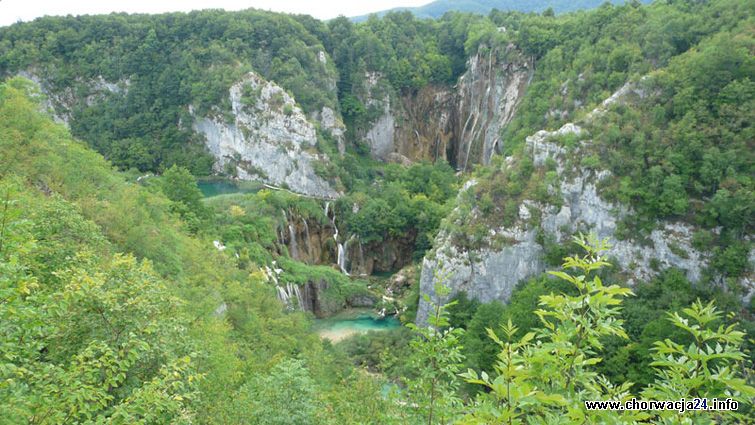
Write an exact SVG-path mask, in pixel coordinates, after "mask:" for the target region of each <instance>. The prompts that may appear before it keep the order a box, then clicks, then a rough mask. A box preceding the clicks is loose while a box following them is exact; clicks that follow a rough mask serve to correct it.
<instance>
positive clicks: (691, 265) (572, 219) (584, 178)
mask: <svg viewBox="0 0 755 425" xmlns="http://www.w3.org/2000/svg"><path fill="white" fill-rule="evenodd" d="M629 93H635V94H637V91H636V90H635V89H634V87H632V86H631V85H625V86H624V87H622V88H621V89H620V90H619V91H618V92H617V93H615V94H614V95H613V96H611V97H610V98H609V99H607V100H606V102H604V103H603V104H602V105H601V106H599V107H598V108H596V110H595V111H593V112H592V113H591V114H590V115H588V119H590V118H592V117H594V116H596V115H597V114H601V113H603V112H604V111H605V108H606V107H607V106H608V105H610V104H611V103H613V102H617V101H620V100H621V99H622V98H623V97H624V96H626V95H627V94H629ZM567 134H575V135H577V136H580V135H584V134H585V133H584V132H583V130H582V129H581V128H580V127H579V126H577V125H575V124H572V123H569V124H566V125H564V126H562V127H561V128H560V129H558V130H556V131H539V132H537V133H535V134H534V135H532V136H530V137H528V138H527V140H526V143H527V149H526V152H527V154H529V155H531V157H532V159H533V163H534V164H535V166H536V167H543V166H544V165H545V163H546V161H548V159H552V160H553V161H555V163H556V171H557V173H558V174H559V179H558V181H559V182H560V183H559V187H557V188H556V187H552V188H550V190H551V191H552V193H555V192H559V193H560V194H561V197H562V201H563V202H562V203H561V206H560V208H557V207H555V206H552V205H543V204H541V203H540V202H537V201H535V200H529V199H525V200H523V201H522V203H521V204H520V206H519V220H518V221H517V222H516V223H515V224H514V225H513V226H511V227H508V228H505V227H500V228H497V229H493V230H491V232H490V238H489V239H490V240H492V238H493V237H496V236H498V237H501V236H502V237H504V238H505V240H507V241H509V244H508V246H505V247H503V248H498V249H496V248H493V246H494V244H492V243H487V244H483V245H484V247H482V248H480V249H477V250H474V251H472V252H462V251H460V250H459V248H457V247H456V246H454V245H453V243H452V241H451V238H450V237H449V235H448V234H447V233H446V232H445V231H443V230H442V231H441V232H440V233H439V235H438V237H437V238H436V241H435V243H434V246H435V247H436V249H435V250H434V252H431V253H429V254H428V256H427V257H426V258H425V259H424V261H423V265H422V273H421V278H420V291H421V293H423V294H428V295H430V298H431V299H432V300H433V301H434V302H441V303H442V302H445V301H446V300H440V299H438V298H437V297H436V295H435V290H434V287H435V285H436V283H437V282H438V281H439V280H442V281H443V282H444V284H445V285H446V286H449V287H450V289H451V293H452V295H453V294H455V293H458V292H460V291H465V292H466V293H467V294H468V295H469V296H470V297H471V298H474V299H477V300H480V301H482V302H489V301H493V300H499V301H504V302H505V301H507V300H508V299H509V297H510V295H511V292H512V290H513V288H514V287H515V286H516V285H517V284H518V283H519V282H520V281H522V280H524V279H527V278H529V277H533V276H536V275H538V274H540V273H542V272H544V271H545V264H544V263H543V260H542V255H543V247H542V246H541V245H540V244H538V243H537V241H536V235H537V232H538V231H543V232H544V233H545V234H547V235H551V236H553V237H554V238H555V239H556V241H559V242H561V241H563V240H565V239H566V238H568V237H569V236H570V235H571V234H573V233H575V232H580V231H581V232H594V233H596V234H597V236H598V237H600V238H608V239H609V241H610V242H611V244H612V247H611V249H610V250H609V251H608V252H607V253H606V256H607V257H608V258H609V259H611V260H612V261H613V262H614V263H615V265H616V266H617V267H619V268H620V269H621V270H623V271H625V272H626V273H627V275H628V276H629V281H628V283H629V284H632V283H635V282H637V281H646V280H648V279H651V278H652V277H653V276H654V275H655V274H656V273H657V272H656V271H655V270H661V269H665V268H670V267H675V268H679V269H681V270H684V271H685V273H686V275H687V278H688V279H689V280H690V281H692V282H696V281H698V280H700V278H701V275H702V271H703V270H704V269H705V267H706V266H707V264H708V261H709V258H708V255H707V254H706V253H703V252H700V251H698V250H696V249H695V248H693V247H692V234H693V232H694V228H692V227H691V226H690V225H688V224H685V223H675V222H664V223H659V226H658V229H656V230H654V231H653V232H652V233H651V234H650V237H649V240H645V241H638V240H634V239H624V240H617V238H616V237H615V235H616V229H617V223H618V222H619V221H620V220H621V219H622V217H624V216H626V215H627V214H632V209H631V206H626V205H619V204H614V203H610V202H607V201H605V200H604V199H602V198H601V197H600V195H599V194H598V191H597V188H596V184H597V183H599V182H600V180H602V179H605V178H607V177H608V176H610V172H608V171H600V172H596V171H593V170H589V169H585V168H582V167H580V166H578V165H576V166H575V165H572V164H571V163H570V162H569V161H568V158H567V155H571V154H574V153H571V154H570V153H569V152H567V150H566V149H565V148H563V147H561V146H559V145H557V144H556V143H554V142H552V141H551V140H550V139H552V138H554V137H557V136H564V135H567ZM589 144H590V141H589V140H585V141H583V142H582V147H586V146H589ZM582 147H578V148H576V149H577V152H576V155H575V156H577V157H578V156H579V154H578V153H579V150H580V149H582ZM507 159H508V158H507ZM511 162H512V161H511V160H507V161H506V162H505V164H510V163H511ZM472 185H474V182H471V183H469V184H467V185H465V187H464V188H463V189H462V192H463V191H465V190H468V189H469V187H471V186H472ZM460 196H461V193H460ZM532 211H539V212H540V215H541V220H540V224H539V228H538V227H536V226H533V225H532V224H530V223H531V222H530V218H531V215H532ZM474 213H475V211H473V214H474ZM654 269H655V270H654ZM743 283H744V284H747V282H746V281H745V282H743ZM429 308H430V306H429V305H428V303H426V302H425V301H424V300H423V298H422V297H420V305H419V310H418V313H417V322H418V323H420V324H424V323H426V321H427V317H428V313H429Z"/></svg>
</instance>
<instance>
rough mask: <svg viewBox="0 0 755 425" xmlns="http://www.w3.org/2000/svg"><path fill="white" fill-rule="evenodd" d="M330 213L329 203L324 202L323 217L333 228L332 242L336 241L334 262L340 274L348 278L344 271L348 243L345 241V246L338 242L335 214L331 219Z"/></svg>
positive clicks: (346, 272)
mask: <svg viewBox="0 0 755 425" xmlns="http://www.w3.org/2000/svg"><path fill="white" fill-rule="evenodd" d="M329 212H330V202H328V201H326V202H325V217H327V218H329V219H330V224H331V225H332V226H333V240H335V241H336V247H337V248H336V250H337V251H336V262H337V263H338V268H339V269H341V272H342V273H343V274H345V275H346V276H349V272H348V271H347V270H346V260H347V258H346V248H348V246H349V241H346V246H344V244H342V243H341V242H339V241H338V226H336V213H335V211H333V217H332V218H331V217H330V216H329V214H328V213H329Z"/></svg>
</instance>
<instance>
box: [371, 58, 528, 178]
mask: <svg viewBox="0 0 755 425" xmlns="http://www.w3.org/2000/svg"><path fill="white" fill-rule="evenodd" d="M499 56H501V57H504V58H505V59H499ZM533 71H534V67H533V64H532V62H531V61H530V60H529V59H526V58H525V57H524V56H523V55H522V54H521V53H519V52H518V51H517V50H516V49H515V48H514V46H508V47H507V48H506V51H505V52H497V51H495V52H494V51H492V50H491V51H490V52H489V53H488V54H477V55H475V56H473V57H472V58H470V59H469V60H468V61H467V71H466V72H465V73H464V75H462V76H461V77H460V78H459V82H458V84H457V85H456V86H455V87H454V88H453V89H452V90H449V89H447V88H444V87H434V86H427V87H424V88H422V89H420V90H418V91H417V92H416V93H413V94H411V95H407V94H404V95H397V94H390V93H389V92H386V90H384V86H385V84H383V79H384V77H383V76H381V75H380V74H378V73H374V72H372V73H367V74H366V75H365V82H364V87H363V91H364V95H363V96H362V102H363V103H364V104H365V105H366V106H367V107H368V108H377V110H378V111H381V114H380V115H379V116H378V118H377V119H375V120H374V121H373V122H372V124H371V126H370V128H369V129H367V130H366V132H365V134H364V137H363V139H364V141H365V142H366V143H367V144H368V145H369V147H370V151H371V153H372V156H373V157H374V158H376V159H380V160H384V161H386V160H388V158H389V156H390V155H391V154H392V153H398V154H401V155H403V156H405V157H407V158H409V159H410V160H412V161H418V160H423V159H424V160H433V161H434V160H436V159H439V158H441V159H446V160H448V161H449V162H451V163H452V164H456V166H457V168H459V169H467V168H468V167H471V165H472V164H479V163H482V164H487V163H489V162H490V157H491V156H492V155H493V153H494V152H496V151H500V148H501V147H502V144H503V141H502V140H500V138H499V133H500V129H501V128H503V127H504V126H505V125H506V124H508V123H509V122H510V121H511V119H512V118H513V117H514V112H515V111H516V108H517V107H518V106H519V102H520V100H521V99H522V97H523V96H524V92H525V90H526V88H527V85H528V84H529V82H530V79H531V78H532V73H533Z"/></svg>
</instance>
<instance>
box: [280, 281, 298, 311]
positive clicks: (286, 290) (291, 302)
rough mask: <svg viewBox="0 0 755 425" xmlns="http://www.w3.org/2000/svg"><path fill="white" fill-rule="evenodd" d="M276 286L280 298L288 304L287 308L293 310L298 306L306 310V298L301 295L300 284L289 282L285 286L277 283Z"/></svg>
mask: <svg viewBox="0 0 755 425" xmlns="http://www.w3.org/2000/svg"><path fill="white" fill-rule="evenodd" d="M275 288H276V289H277V290H278V299H279V300H281V301H282V302H283V304H285V305H286V308H288V309H289V310H292V311H293V310H296V309H297V308H298V309H299V310H301V311H304V300H303V299H302V297H301V291H299V285H295V284H293V283H290V282H289V283H287V284H286V285H285V286H283V285H277V286H276V287H275Z"/></svg>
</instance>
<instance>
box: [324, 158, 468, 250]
mask: <svg viewBox="0 0 755 425" xmlns="http://www.w3.org/2000/svg"><path fill="white" fill-rule="evenodd" d="M365 183H366V182H360V185H359V187H355V188H354V190H352V192H351V193H350V194H349V195H347V196H344V197H342V198H340V199H339V200H338V202H337V203H336V211H337V217H338V219H339V225H340V223H343V224H345V226H343V227H339V228H340V229H341V230H342V231H345V232H346V233H348V234H355V235H357V236H358V237H359V240H360V241H361V242H362V243H363V244H370V243H376V242H380V241H384V240H388V239H403V240H404V241H405V243H407V244H408V245H410V246H412V247H413V251H414V255H413V257H414V259H415V260H419V259H420V258H422V257H423V256H424V254H425V252H426V251H427V250H428V249H430V246H431V243H432V240H433V239H434V238H435V235H436V233H437V231H438V228H439V227H440V222H441V220H442V219H443V217H445V216H446V214H447V213H448V211H449V200H450V199H452V197H453V196H454V194H455V191H456V189H457V187H458V186H457V185H458V179H457V177H456V176H454V172H453V169H452V168H451V167H450V166H449V165H448V164H445V163H438V164H428V163H419V164H413V165H411V166H409V167H405V166H400V165H396V164H389V165H386V166H385V167H384V170H383V171H382V178H380V177H377V178H376V181H374V182H372V184H370V185H365ZM355 205H356V208H355ZM355 210H356V211H355Z"/></svg>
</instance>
